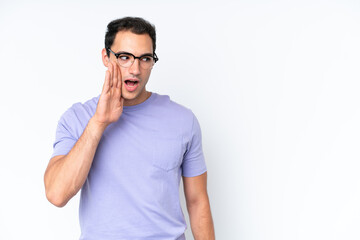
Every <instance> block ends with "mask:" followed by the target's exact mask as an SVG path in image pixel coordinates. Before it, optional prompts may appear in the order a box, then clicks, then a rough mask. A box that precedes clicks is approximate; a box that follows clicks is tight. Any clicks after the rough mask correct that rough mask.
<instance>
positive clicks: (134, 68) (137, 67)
mask: <svg viewBox="0 0 360 240" xmlns="http://www.w3.org/2000/svg"><path fill="white" fill-rule="evenodd" d="M129 73H131V74H133V75H139V74H140V60H139V59H135V60H134V62H133V64H132V65H131V66H130V68H129Z"/></svg>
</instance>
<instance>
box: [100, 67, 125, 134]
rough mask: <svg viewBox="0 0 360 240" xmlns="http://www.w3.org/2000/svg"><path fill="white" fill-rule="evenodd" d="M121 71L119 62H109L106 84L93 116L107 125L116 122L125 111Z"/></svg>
mask: <svg viewBox="0 0 360 240" xmlns="http://www.w3.org/2000/svg"><path fill="white" fill-rule="evenodd" d="M121 88H122V82H121V72H120V68H119V66H118V64H117V63H114V62H109V65H108V70H107V71H106V74H105V81H104V86H103V89H102V92H101V95H100V98H99V101H98V104H97V107H96V112H95V114H94V116H93V118H94V120H95V121H96V122H97V123H99V124H101V125H103V126H105V127H107V126H108V125H109V124H110V123H112V122H116V121H117V120H118V119H119V118H120V116H121V114H122V111H123V106H124V99H123V98H122V97H121Z"/></svg>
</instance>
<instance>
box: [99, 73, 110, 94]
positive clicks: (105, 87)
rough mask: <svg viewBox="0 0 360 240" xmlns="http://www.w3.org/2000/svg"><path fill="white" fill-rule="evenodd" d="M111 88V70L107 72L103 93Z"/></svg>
mask: <svg viewBox="0 0 360 240" xmlns="http://www.w3.org/2000/svg"><path fill="white" fill-rule="evenodd" d="M109 90H110V72H109V70H107V71H106V73H105V81H104V86H103V89H102V92H101V94H105V93H107V92H108V91H109Z"/></svg>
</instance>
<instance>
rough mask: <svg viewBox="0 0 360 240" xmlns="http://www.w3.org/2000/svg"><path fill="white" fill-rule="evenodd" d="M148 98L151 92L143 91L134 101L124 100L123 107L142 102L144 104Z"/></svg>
mask: <svg viewBox="0 0 360 240" xmlns="http://www.w3.org/2000/svg"><path fill="white" fill-rule="evenodd" d="M150 96H151V92H148V91H146V90H145V91H144V93H142V94H141V95H139V96H138V97H137V98H135V99H124V106H134V105H137V104H140V103H142V102H145V101H146V100H147V99H148V98H149V97H150Z"/></svg>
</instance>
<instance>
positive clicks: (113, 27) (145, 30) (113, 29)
mask: <svg viewBox="0 0 360 240" xmlns="http://www.w3.org/2000/svg"><path fill="white" fill-rule="evenodd" d="M126 30H129V31H131V32H132V33H135V34H148V35H149V36H150V38H151V40H152V45H153V53H155V49H156V30H155V26H154V25H153V24H151V23H149V22H148V21H146V20H145V19H143V18H140V17H124V18H119V19H116V20H113V21H111V22H110V23H109V24H108V25H107V31H106V34H105V49H106V53H107V55H108V56H110V51H109V50H108V48H110V47H111V46H112V44H113V43H114V40H115V36H116V34H117V33H118V32H120V31H126Z"/></svg>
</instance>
